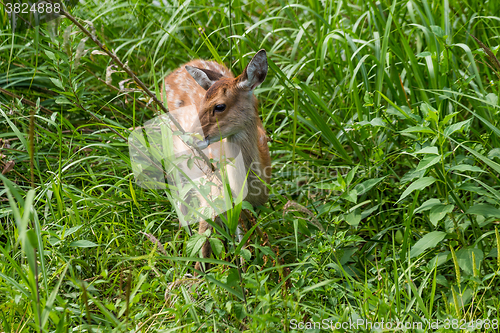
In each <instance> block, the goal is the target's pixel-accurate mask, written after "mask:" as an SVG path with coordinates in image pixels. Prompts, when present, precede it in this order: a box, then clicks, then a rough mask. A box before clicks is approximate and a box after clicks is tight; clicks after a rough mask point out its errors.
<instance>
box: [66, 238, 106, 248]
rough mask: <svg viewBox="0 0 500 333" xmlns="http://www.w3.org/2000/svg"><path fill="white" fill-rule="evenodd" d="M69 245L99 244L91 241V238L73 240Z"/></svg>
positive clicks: (91, 245) (93, 245) (87, 245)
mask: <svg viewBox="0 0 500 333" xmlns="http://www.w3.org/2000/svg"><path fill="white" fill-rule="evenodd" d="M69 246H71V247H95V246H99V245H98V244H96V243H94V242H91V241H89V240H86V239H81V240H77V241H73V242H71V243H70V244H69Z"/></svg>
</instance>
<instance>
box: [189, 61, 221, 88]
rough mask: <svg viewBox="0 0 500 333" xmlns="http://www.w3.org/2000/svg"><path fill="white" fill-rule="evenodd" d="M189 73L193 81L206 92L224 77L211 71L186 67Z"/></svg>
mask: <svg viewBox="0 0 500 333" xmlns="http://www.w3.org/2000/svg"><path fill="white" fill-rule="evenodd" d="M185 68H186V70H187V72H188V73H189V74H190V75H191V76H192V77H193V79H194V80H195V81H196V82H197V83H198V84H199V85H200V86H201V87H202V88H203V89H205V90H208V88H210V87H211V86H212V84H214V83H215V81H217V80H218V79H220V78H221V77H222V74H219V73H216V72H214V71H211V70H209V69H202V68H198V67H192V66H185Z"/></svg>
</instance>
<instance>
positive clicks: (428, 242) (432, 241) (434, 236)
mask: <svg viewBox="0 0 500 333" xmlns="http://www.w3.org/2000/svg"><path fill="white" fill-rule="evenodd" d="M445 237H446V232H443V231H432V232H429V233H428V234H427V235H425V236H424V237H422V238H421V239H420V240H419V241H418V242H416V243H415V245H413V246H412V248H411V250H410V258H414V257H417V256H419V255H420V254H422V253H423V252H424V251H425V250H427V249H429V248H433V247H435V246H436V245H437V244H439V242H441V241H442V240H443V239H444V238H445Z"/></svg>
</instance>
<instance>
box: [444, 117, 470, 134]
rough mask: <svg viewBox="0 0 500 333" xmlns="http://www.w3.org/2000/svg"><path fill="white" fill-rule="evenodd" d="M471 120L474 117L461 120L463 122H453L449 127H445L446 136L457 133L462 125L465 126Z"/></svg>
mask: <svg viewBox="0 0 500 333" xmlns="http://www.w3.org/2000/svg"><path fill="white" fill-rule="evenodd" d="M471 120H472V118H470V119H468V120H464V121H461V122H459V123H456V124H451V125H450V126H448V127H446V128H445V130H444V135H445V136H450V135H451V134H453V133H455V132H456V131H459V130H461V129H462V127H464V126H466V125H467V124H468V123H470V121H471Z"/></svg>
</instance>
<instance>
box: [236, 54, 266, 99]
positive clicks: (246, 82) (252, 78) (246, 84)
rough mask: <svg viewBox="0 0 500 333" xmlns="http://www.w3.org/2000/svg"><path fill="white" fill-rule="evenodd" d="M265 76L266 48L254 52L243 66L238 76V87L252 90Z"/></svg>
mask: <svg viewBox="0 0 500 333" xmlns="http://www.w3.org/2000/svg"><path fill="white" fill-rule="evenodd" d="M266 76H267V55H266V50H260V51H259V52H257V53H256V54H255V56H254V57H253V58H252V60H251V61H250V63H249V64H248V65H247V67H246V68H245V71H244V72H243V74H241V75H240V76H239V77H238V81H239V82H238V87H239V88H241V89H245V90H253V89H255V87H257V86H258V85H259V84H261V83H262V82H264V80H265V79H266Z"/></svg>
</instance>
